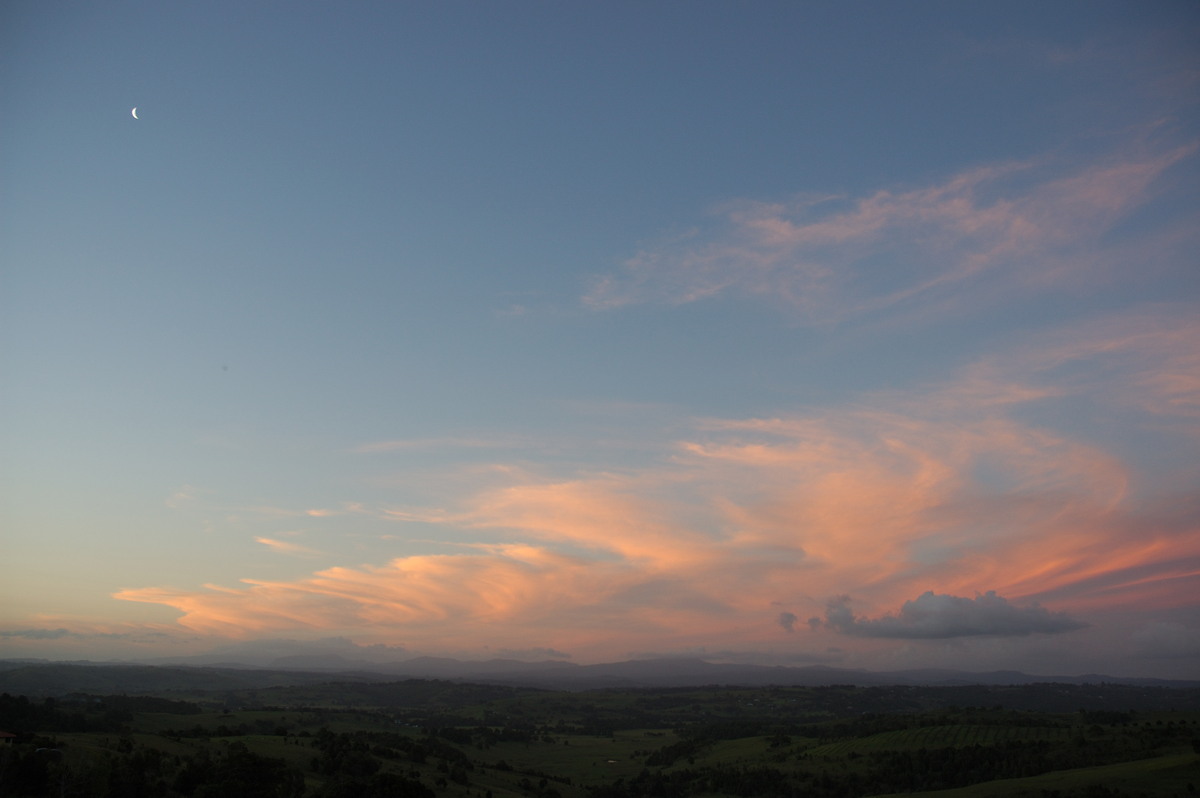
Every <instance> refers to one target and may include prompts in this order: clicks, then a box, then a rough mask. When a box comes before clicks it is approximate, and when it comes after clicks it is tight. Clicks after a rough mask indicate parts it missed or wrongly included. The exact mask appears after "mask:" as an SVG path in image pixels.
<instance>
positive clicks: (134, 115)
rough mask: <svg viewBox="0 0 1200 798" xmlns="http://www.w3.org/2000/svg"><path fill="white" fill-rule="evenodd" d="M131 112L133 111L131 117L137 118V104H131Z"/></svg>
mask: <svg viewBox="0 0 1200 798" xmlns="http://www.w3.org/2000/svg"><path fill="white" fill-rule="evenodd" d="M132 113H133V118H134V119H137V106H136V105H135V106H133V111H132Z"/></svg>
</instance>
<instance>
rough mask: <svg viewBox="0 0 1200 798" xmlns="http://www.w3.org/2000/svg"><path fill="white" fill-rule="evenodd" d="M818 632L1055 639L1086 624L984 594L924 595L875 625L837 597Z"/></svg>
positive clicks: (916, 637) (932, 637)
mask: <svg viewBox="0 0 1200 798" xmlns="http://www.w3.org/2000/svg"><path fill="white" fill-rule="evenodd" d="M824 626H825V627H827V628H829V629H833V630H834V631H837V632H840V633H842V634H845V635H851V636H853V637H886V638H896V639H904V640H936V639H946V638H952V637H977V636H984V635H986V636H996V637H1025V636H1027V635H1030V634H1034V633H1038V634H1058V633H1061V632H1072V631H1075V630H1077V629H1084V628H1086V627H1087V624H1085V623H1081V622H1079V621H1076V620H1073V619H1072V618H1070V617H1068V616H1067V615H1066V614H1065V613H1060V612H1050V611H1049V610H1047V609H1046V608H1044V607H1042V606H1040V605H1038V604H1032V605H1029V606H1025V607H1018V606H1015V605H1013V604H1010V603H1009V602H1008V600H1007V599H1005V598H1004V597H1003V596H999V595H997V594H996V593H995V591H991V590H989V591H988V592H986V593H983V594H981V595H978V596H976V597H975V598H973V599H969V598H963V597H961V596H948V595H940V594H938V593H934V592H933V591H927V592H925V593H922V594H921V595H920V596H918V597H917V598H915V599H912V600H910V601H906V602H904V606H902V607H901V608H900V612H899V613H898V614H896V615H884V616H882V617H880V618H875V619H871V618H861V617H856V616H855V615H854V612H853V611H852V610H851V609H850V597H849V596H839V597H837V598H834V599H832V600H830V602H829V604H828V606H827V607H826V611H825V622H824Z"/></svg>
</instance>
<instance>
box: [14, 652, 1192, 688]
mask: <svg viewBox="0 0 1200 798" xmlns="http://www.w3.org/2000/svg"><path fill="white" fill-rule="evenodd" d="M404 678H414V679H446V680H454V681H463V682H476V683H481V684H498V685H514V686H522V687H541V688H549V689H557V690H590V689H597V688H606V687H608V688H638V687H699V686H709V685H730V686H747V687H757V686H768V685H779V686H812V687H815V686H821V685H830V684H846V685H856V686H866V687H870V686H883V685H912V686H956V685H1028V684H1037V683H1047V682H1054V683H1061V684H1076V685H1078V684H1100V683H1108V684H1123V685H1134V686H1146V687H1150V686H1158V687H1178V688H1187V687H1200V681H1167V680H1162V679H1130V678H1118V677H1112V676H1104V675H1098V674H1090V675H1085V676H1034V675H1029V674H1025V673H1020V672H1018V671H993V672H990V673H969V672H964V671H952V670H909V671H887V672H870V671H860V670H849V669H843V668H831V667H827V666H821V665H814V666H808V667H800V668H795V667H779V666H762V665H731V664H717V663H711V662H706V661H704V660H701V659H649V660H629V661H625V662H612V663H603V664H597V665H576V664H573V663H568V662H562V661H558V660H550V661H543V662H522V661H519V660H510V659H492V660H485V661H479V662H474V661H463V660H455V659H448V658H439V657H417V658H414V659H410V660H406V661H401V662H391V663H378V662H365V661H351V660H345V659H343V658H340V657H334V658H329V657H319V656H315V655H291V656H286V657H279V658H276V659H274V660H273V661H272V662H271V666H270V667H255V666H253V665H238V664H234V663H224V664H222V665H221V666H211V665H206V666H199V665H189V666H184V665H144V664H132V663H111V664H102V663H90V662H71V663H67V662H29V661H11V660H10V661H0V691H2V692H7V693H12V694H23V695H60V694H63V693H67V692H73V691H81V692H97V693H130V694H133V693H150V692H161V691H166V690H205V691H213V690H239V689H256V688H265V687H278V686H287V685H306V684H318V683H323V682H333V681H339V682H381V681H389V680H396V679H404Z"/></svg>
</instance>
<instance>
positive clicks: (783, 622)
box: [776, 612, 799, 632]
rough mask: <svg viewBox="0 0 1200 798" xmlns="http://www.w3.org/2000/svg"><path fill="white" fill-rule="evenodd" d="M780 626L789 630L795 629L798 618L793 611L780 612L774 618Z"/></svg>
mask: <svg viewBox="0 0 1200 798" xmlns="http://www.w3.org/2000/svg"><path fill="white" fill-rule="evenodd" d="M776 620H777V621H778V623H779V625H780V626H782V627H783V628H784V629H787V630H788V631H789V632H794V631H795V630H796V621H797V620H799V619H798V618H797V617H796V613H794V612H781V613H779V617H778V618H777V619H776Z"/></svg>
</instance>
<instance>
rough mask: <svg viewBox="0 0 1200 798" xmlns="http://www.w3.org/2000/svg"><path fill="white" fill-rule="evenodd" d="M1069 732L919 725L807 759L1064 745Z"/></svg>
mask: <svg viewBox="0 0 1200 798" xmlns="http://www.w3.org/2000/svg"><path fill="white" fill-rule="evenodd" d="M1071 734H1072V730H1071V729H1070V728H1069V727H1065V726H994V725H989V726H968V725H962V726H919V727H917V728H914V729H900V730H898V731H890V732H882V733H880V734H873V735H871V736H870V737H860V738H855V739H852V740H839V741H837V742H834V743H826V744H825V745H819V746H816V747H815V748H810V749H808V752H807V753H808V754H809V755H810V756H818V757H820V756H829V757H839V758H840V757H846V756H850V755H851V754H865V753H868V752H870V751H915V750H918V749H920V748H962V747H965V746H969V745H999V744H1001V743H1007V742H1025V741H1030V740H1038V741H1047V742H1064V741H1066V740H1068V739H1070V736H1071Z"/></svg>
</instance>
